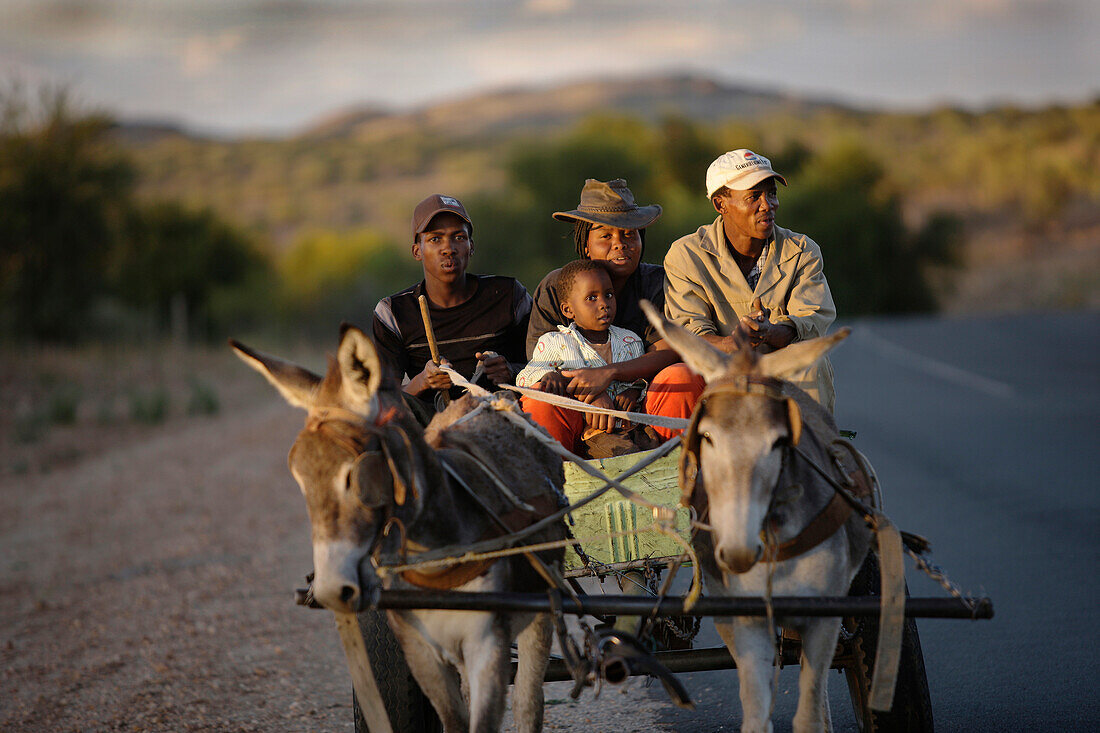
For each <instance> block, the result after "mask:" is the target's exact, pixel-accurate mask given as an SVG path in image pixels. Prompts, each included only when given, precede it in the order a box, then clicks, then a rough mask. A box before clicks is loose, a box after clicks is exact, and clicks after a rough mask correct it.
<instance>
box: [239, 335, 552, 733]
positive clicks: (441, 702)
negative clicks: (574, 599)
mask: <svg viewBox="0 0 1100 733" xmlns="http://www.w3.org/2000/svg"><path fill="white" fill-rule="evenodd" d="M231 343H232V345H233V347H234V349H235V350H236V352H237V354H238V356H240V357H241V359H242V360H244V361H245V362H246V363H247V364H248V365H249V366H251V367H252V368H253V369H255V370H256V371H258V372H260V373H261V374H262V375H263V376H264V377H266V378H267V380H268V381H269V382H271V384H272V385H274V386H275V388H276V389H277V390H278V391H279V393H280V394H282V396H283V397H284V398H285V399H286V400H287V401H288V402H289V403H290V404H291V405H294V406H296V407H300V408H302V409H304V410H305V411H306V413H307V417H306V427H305V428H304V429H303V430H302V431H301V432H300V433H299V434H298V437H297V439H296V440H295V441H294V445H293V446H292V447H291V449H290V457H289V463H290V471H291V473H292V474H293V475H294V478H295V480H296V481H297V482H298V485H299V486H300V487H301V490H302V493H303V494H304V495H305V499H306V505H307V507H308V510H309V517H310V522H311V525H312V540H313V560H314V572H315V578H314V581H313V593H314V597H315V598H316V599H317V600H318V601H319V602H320V603H321V604H323V605H324V606H326V607H327V608H329V609H331V610H333V611H337V612H340V613H349V612H354V611H356V610H358V609H359V608H361V604H362V598H363V597H364V596H368V595H369V594H370V593H371V591H372V589H373V588H376V587H379V586H384V587H389V588H437V589H448V588H450V589H455V590H460V591H489V592H499V591H518V592H524V591H526V592H535V591H543V590H545V589H546V587H547V579H548V578H555V577H557V576H556V575H555V574H556V572H557V567H559V566H560V561H561V557H562V551H561V550H552V551H547V552H543V553H541V560H539V561H535V560H530V561H529V560H528V559H527V558H526V557H524V556H515V557H509V558H503V559H497V560H495V561H490V560H486V561H483V562H468V563H463V564H457V565H451V566H449V567H445V568H442V569H440V568H423V569H412V570H409V571H407V572H403V573H400V574H391V575H387V576H386V577H385V578H381V577H380V576H379V573H378V572H377V570H376V563H377V562H378V559H379V558H381V557H390V558H393V557H401V556H404V555H405V554H406V553H407V554H408V555H409V557H410V558H413V559H415V553H417V552H423V551H426V550H430V549H433V548H442V547H462V546H466V545H469V544H471V543H473V542H476V541H478V540H483V539H487V538H490V537H493V536H495V535H500V534H504V533H506V532H507V531H508V530H513V531H514V530H516V529H519V528H521V527H524V526H528V525H530V524H531V523H533V522H534V521H536V520H537V519H538V518H540V517H542V516H546V515H548V514H550V513H552V512H553V511H554V510H555V509H556V508H557V507H558V506H559V505H560V501H561V498H560V497H561V496H562V494H561V487H562V484H563V483H564V476H563V472H562V463H561V459H560V458H558V457H557V456H555V455H554V454H553V453H552V452H551V451H550V450H549V449H547V448H545V447H544V446H543V445H541V444H540V443H538V442H537V441H535V440H533V439H532V438H531V437H530V436H528V435H526V434H525V432H524V430H523V429H522V427H520V426H517V425H516V424H514V423H513V422H511V421H510V420H507V419H505V418H504V416H503V415H501V414H500V413H499V412H498V411H497V410H496V409H493V407H494V405H490V404H489V401H488V400H487V399H484V398H482V399H475V398H474V397H471V396H469V395H467V396H465V397H463V398H462V399H460V400H457V401H456V402H454V403H452V404H451V405H450V407H449V408H447V410H446V411H444V412H442V413H440V414H439V415H437V416H436V417H435V418H434V420H433V421H432V422H431V424H430V425H429V426H428V428H427V429H426V430H423V431H422V430H421V428H420V426H419V424H418V423H417V422H416V421H415V419H413V417H412V415H411V413H410V412H409V411H408V410H407V409H406V407H405V406H404V403H403V401H402V397H401V392H400V388H399V387H398V385H397V384H395V383H394V382H393V381H391V380H389V379H386V378H384V375H383V370H382V368H381V365H380V363H379V359H378V355H377V353H376V352H375V349H374V347H373V345H372V343H371V341H370V339H369V338H367V336H366V335H365V334H364V333H363V332H362V331H360V330H359V329H358V328H355V327H351V326H345V327H344V328H343V329H342V333H341V339H340V346H339V349H338V352H337V356H336V358H335V360H332V359H330V362H329V368H328V372H327V374H326V375H325V376H324V378H322V377H320V376H318V375H316V374H313V373H312V372H310V371H308V370H306V369H304V368H302V367H300V366H297V365H294V364H291V363H289V362H286V361H282V360H280V359H277V358H274V357H271V356H267V355H264V354H261V353H259V352H257V351H254V350H252V349H249V348H248V347H246V346H244V345H242V344H239V343H236V342H231ZM496 399H498V400H499V399H501V398H496ZM495 407H503V408H505V409H508V405H502V404H500V403H497V404H496V405H495ZM512 409H514V408H512ZM516 414H522V413H518V410H517V411H516ZM564 536H565V526H564V524H563V523H557V524H555V525H554V527H552V528H550V529H549V530H546V531H544V532H542V533H540V534H537V535H535V536H533V537H532V538H530V540H529V541H545V540H551V539H562V538H564ZM387 618H388V621H389V624H390V626H391V627H392V629H393V631H394V634H395V636H396V637H397V639H398V641H399V643H400V645H401V648H402V651H403V652H404V655H405V658H406V660H407V661H408V664H409V668H410V669H411V670H412V673H413V676H414V677H415V678H416V680H417V682H418V683H419V684H420V687H421V688H422V689H423V690H424V693H425V694H426V695H427V696H428V698H429V699H430V700H431V702H432V705H433V706H434V707H435V709H436V711H437V712H438V714H439V717H440V719H441V720H442V721H443V724H444V727H445V729H446V730H447V731H467V730H473V731H495V730H498V729H499V728H500V725H501V719H502V717H503V714H504V708H505V695H506V692H507V687H508V679H509V673H510V663H511V652H510V650H511V645H512V642H513V640H517V639H518V647H519V669H518V673H517V675H516V679H515V686H514V698H513V706H512V707H513V711H514V717H515V721H516V727H517V729H518V730H521V731H538V730H541V728H542V717H543V692H542V682H543V676H544V673H545V670H546V665H547V662H548V658H549V650H550V642H551V624H550V619H549V617H548V616H547V615H546V614H534V613H528V614H518V613H514V614H513V613H500V612H482V611H473V612H472V611H440V610H409V611H404V610H401V611H387ZM467 699H468V701H469V702H468V704H467Z"/></svg>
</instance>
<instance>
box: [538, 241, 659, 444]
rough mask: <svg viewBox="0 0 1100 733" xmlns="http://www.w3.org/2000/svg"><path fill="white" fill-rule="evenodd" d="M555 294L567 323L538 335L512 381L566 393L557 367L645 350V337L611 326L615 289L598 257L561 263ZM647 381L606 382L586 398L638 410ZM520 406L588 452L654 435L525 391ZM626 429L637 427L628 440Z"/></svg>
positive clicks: (596, 362)
mask: <svg viewBox="0 0 1100 733" xmlns="http://www.w3.org/2000/svg"><path fill="white" fill-rule="evenodd" d="M557 287H558V294H559V297H560V298H561V312H562V315H563V316H564V317H565V318H566V320H568V321H569V325H568V326H558V330H557V331H549V332H547V333H544V334H543V335H542V336H540V337H539V340H538V343H537V344H536V345H535V349H534V355H533V357H532V359H531V361H530V362H529V363H528V364H527V366H526V367H524V369H523V370H522V371H521V372H520V373H519V374H518V375H517V376H516V385H517V386H520V387H528V388H531V389H538V390H541V391H543V392H549V393H551V394H556V395H561V396H568V392H567V389H566V388H567V387H568V385H569V378H567V377H564V376H562V374H561V370H562V369H581V368H584V367H597V366H605V365H607V364H612V363H615V362H620V361H627V360H630V359H635V358H637V357H639V356H641V355H642V354H643V353H645V343H644V342H643V341H642V339H641V338H640V337H639V336H638V334H636V333H634V332H633V331H630V330H628V329H625V328H620V327H619V326H614V325H612V324H611V322H612V321H613V320H614V318H615V290H614V288H613V287H612V285H611V276H610V274H609V273H608V271H607V267H606V264H605V263H604V262H603V261H602V260H576V261H574V262H570V263H569V264H567V265H566V266H565V267H563V268H562V269H561V274H560V275H559V276H558V286H557ZM645 388H646V383H645V382H644V381H643V380H639V381H638V382H635V383H631V384H628V383H625V382H617V381H613V382H611V385H610V386H609V387H608V388H607V391H606V392H604V393H603V394H600V395H596V396H594V397H592V398H589V399H586V400H585V401H587V402H589V403H590V404H592V405H594V406H597V407H606V408H617V409H619V410H625V411H635V412H636V411H639V410H640V409H641V405H642V401H643V399H644V397H645ZM522 404H523V409H524V410H525V411H526V412H528V413H529V414H530V415H531V416H532V417H533V418H534V420H535V422H537V423H538V424H539V425H541V426H542V427H544V428H545V429H546V431H547V432H549V433H550V435H551V436H552V437H553V438H555V439H556V440H557V441H558V442H560V443H561V444H562V445H563V446H565V448H567V449H568V450H570V451H572V452H574V453H582V452H586V453H588V454H589V455H590V456H591V457H593V458H606V457H609V456H612V455H622V454H624V453H629V452H632V451H635V450H637V449H638V448H639V447H649V444H650V443H653V442H654V441H653V440H652V439H651V438H650V437H649V436H647V435H646V434H645V433H644V432H643V431H641V430H638V431H632V430H631V428H632V427H633V426H629V425H626V426H624V425H622V421H621V420H616V419H615V418H614V417H612V416H611V415H602V414H594V413H585V412H579V411H577V410H572V409H569V408H567V407H558V406H556V405H551V404H548V403H546V402H542V401H539V400H537V399H534V398H530V397H524V398H523V400H522ZM630 432H635V433H638V435H637V436H636V440H632V439H631V436H630Z"/></svg>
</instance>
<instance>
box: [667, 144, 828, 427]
mask: <svg viewBox="0 0 1100 733" xmlns="http://www.w3.org/2000/svg"><path fill="white" fill-rule="evenodd" d="M777 181H778V182H779V183H782V184H783V185H784V186H786V185H787V182H786V181H785V180H784V179H783V176H781V175H779V174H778V173H776V172H775V171H774V170H772V165H771V161H769V160H768V159H767V158H765V157H764V156H762V155H760V154H758V153H754V152H752V151H751V150H746V149H744V148H742V149H739V150H733V151H731V152H728V153H726V154H725V155H722V156H721V157H719V158H718V159H717V160H715V161H714V162H713V163H711V164H710V168H708V169H707V180H706V184H707V197H708V198H709V199H710V201H711V204H712V205H713V206H714V209H715V211H717V212H718V218H717V219H715V220H714V221H713V222H712V223H711V224H709V225H706V226H702V227H699V229H698V230H697V231H696V232H695V233H694V234H689V235H687V236H685V237H681V238H680V239H678V240H677V241H675V242H673V244H672V246H671V247H670V248H669V250H668V254H667V255H665V278H666V279H665V313H666V315H667V316H668V317H669V319H670V320H672V321H674V322H675V323H678V324H679V325H681V326H683V327H684V328H686V329H687V330H689V331H691V332H692V333H695V334H698V335H700V336H702V337H703V338H705V339H706V340H707V341H709V342H710V343H712V344H713V345H715V346H717V347H718V348H720V349H722V350H723V351H726V352H729V351H732V350H733V349H735V348H736V345H735V344H734V340H733V337H732V335H731V334H732V333H733V331H734V330H735V329H737V328H738V327H740V328H741V330H742V331H743V332H744V333H745V334H746V335H747V336H748V338H749V343H750V344H751V346H752V348H754V349H759V350H760V351H762V352H769V351H775V350H777V349H782V348H783V347H785V346H787V345H788V344H790V343H791V342H793V341H796V340H801V339H808V338H813V337H815V336H824V335H825V331H826V329H828V327H829V324H831V323H832V322H833V319H834V318H836V307H835V306H834V305H833V296H832V294H831V293H830V292H829V283H828V282H826V280H825V272H824V269H823V267H822V261H821V248H820V247H818V246H817V244H816V243H815V242H814V241H813V240H812V239H810V238H809V237H807V236H806V235H805V234H798V233H796V232H792V231H790V230H789V229H783V228H782V227H778V226H776V225H775V214H776V211H777V210H778V208H779V194H778V190H777V186H776V182H777ZM791 381H792V382H794V383H795V384H797V385H798V386H799V387H801V388H802V389H804V390H805V391H806V392H808V393H809V394H810V396H811V397H813V398H814V399H816V400H817V401H818V402H820V403H821V404H822V405H823V406H825V407H826V408H827V409H828V410H829V411H832V409H833V403H834V392H833V369H832V365H830V364H829V361H828V359H825V358H822V359H821V360H819V361H818V363H817V364H815V365H814V366H812V367H810V368H809V369H807V370H806V372H804V373H803V374H801V375H796V377H795V378H793V379H791Z"/></svg>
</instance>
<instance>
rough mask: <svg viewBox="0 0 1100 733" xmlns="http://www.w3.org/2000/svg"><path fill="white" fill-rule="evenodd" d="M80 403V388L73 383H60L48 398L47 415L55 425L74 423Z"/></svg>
mask: <svg viewBox="0 0 1100 733" xmlns="http://www.w3.org/2000/svg"><path fill="white" fill-rule="evenodd" d="M79 404H80V388H79V387H77V386H76V385H73V384H66V385H60V386H58V387H57V388H55V389H54V390H53V391H51V392H50V394H49V396H48V397H47V398H46V417H47V419H48V420H49V421H50V422H51V423H54V424H55V425H72V424H73V423H74V422H76V411H77V407H78V406H79Z"/></svg>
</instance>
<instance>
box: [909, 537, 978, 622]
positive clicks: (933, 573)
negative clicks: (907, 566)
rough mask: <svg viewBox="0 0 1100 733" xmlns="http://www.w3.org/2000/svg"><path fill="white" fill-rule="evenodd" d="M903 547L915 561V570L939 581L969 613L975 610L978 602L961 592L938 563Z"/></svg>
mask: <svg viewBox="0 0 1100 733" xmlns="http://www.w3.org/2000/svg"><path fill="white" fill-rule="evenodd" d="M904 549H905V552H906V553H908V554H909V557H911V558H913V562H914V563H916V566H917V570H920V571H922V572H923V573H924V574H925V575H927V576H928V577H929V578H931V579H932V580H934V581H936V582H937V583H939V584H940V585H941V586H942V587H943V588H944V590H946V591H947V592H948V593H950V594H951V595H952V597H954V598H955V599H957V600H958V601H960V602H961V603H962V604H963V605H964V606H966V607H967V608H968V609H969V610H970V612H971V613H974V612H975V611H976V610H977V608H978V604H977V603H976V602H975V601H974V599H972V598H970V597H968V596H966V595H965V594H964V593H963V592H962V589H961V588H959V586H958V585H956V584H955V583H954V582H953V581H952V580H951V579H950V578H948V577H947V572H946V571H945V570H944V569H943V568H941V567H940V566H939V565H936V564H935V563H934V562H932V561H931V560H928V559H926V558H925V557H924V554H922V553H918V552H914V551H913V550H911V549H909V548H908V547H905V548H904Z"/></svg>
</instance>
